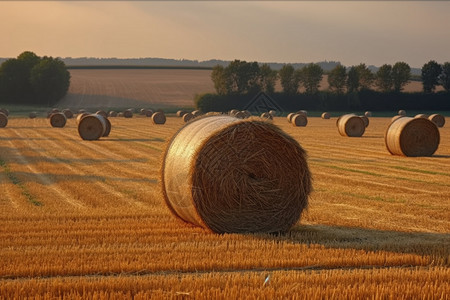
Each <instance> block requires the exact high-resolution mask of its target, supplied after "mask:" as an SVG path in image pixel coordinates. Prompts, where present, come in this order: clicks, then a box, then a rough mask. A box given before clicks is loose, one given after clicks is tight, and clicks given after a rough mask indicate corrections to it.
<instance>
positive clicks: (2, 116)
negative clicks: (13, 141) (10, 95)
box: [0, 112, 8, 128]
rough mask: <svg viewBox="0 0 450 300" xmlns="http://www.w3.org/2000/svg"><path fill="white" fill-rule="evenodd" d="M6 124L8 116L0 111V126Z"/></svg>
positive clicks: (2, 126)
mask: <svg viewBox="0 0 450 300" xmlns="http://www.w3.org/2000/svg"><path fill="white" fill-rule="evenodd" d="M6 125H8V116H7V115H6V114H5V113H4V112H0V128H5V127H6Z"/></svg>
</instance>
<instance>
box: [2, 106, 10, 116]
mask: <svg viewBox="0 0 450 300" xmlns="http://www.w3.org/2000/svg"><path fill="white" fill-rule="evenodd" d="M0 112H1V113H3V114H4V115H5V116H7V117H8V116H9V110H7V109H6V108H0Z"/></svg>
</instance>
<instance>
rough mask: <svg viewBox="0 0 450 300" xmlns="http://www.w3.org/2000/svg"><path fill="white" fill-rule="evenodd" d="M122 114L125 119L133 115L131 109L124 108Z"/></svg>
mask: <svg viewBox="0 0 450 300" xmlns="http://www.w3.org/2000/svg"><path fill="white" fill-rule="evenodd" d="M122 116H123V117H124V118H127V119H129V118H132V117H133V111H131V109H127V110H124V111H123V112H122Z"/></svg>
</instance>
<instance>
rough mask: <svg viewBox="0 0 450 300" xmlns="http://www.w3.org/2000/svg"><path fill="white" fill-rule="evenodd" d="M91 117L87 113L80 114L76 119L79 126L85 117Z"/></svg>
mask: <svg viewBox="0 0 450 300" xmlns="http://www.w3.org/2000/svg"><path fill="white" fill-rule="evenodd" d="M89 115H90V113H87V112H84V113H81V114H79V115H78V116H77V119H76V122H77V125H78V124H80V121H81V119H83V118H84V117H86V116H89Z"/></svg>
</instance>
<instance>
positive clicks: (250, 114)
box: [241, 110, 252, 118]
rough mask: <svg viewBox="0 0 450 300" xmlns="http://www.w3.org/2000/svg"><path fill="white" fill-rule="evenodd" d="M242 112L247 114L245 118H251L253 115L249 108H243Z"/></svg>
mask: <svg viewBox="0 0 450 300" xmlns="http://www.w3.org/2000/svg"><path fill="white" fill-rule="evenodd" d="M241 112H242V113H244V114H245V118H250V117H251V116H252V113H251V112H250V111H248V110H242V111H241Z"/></svg>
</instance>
